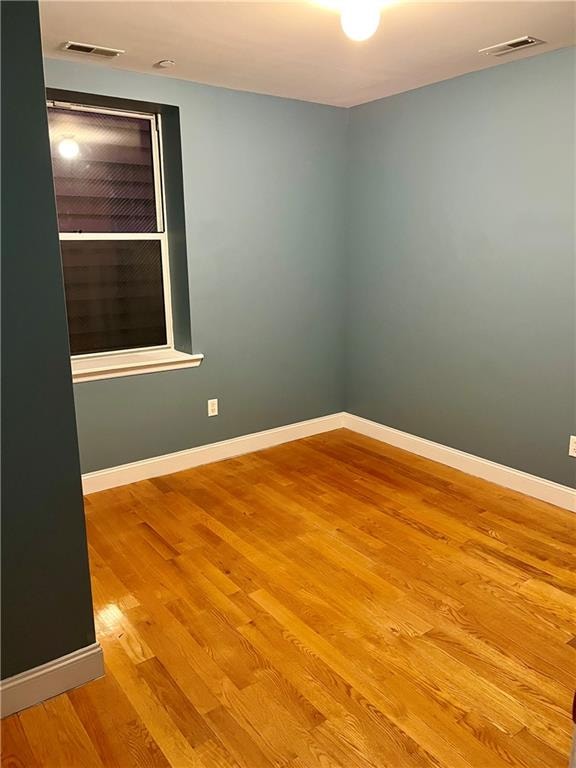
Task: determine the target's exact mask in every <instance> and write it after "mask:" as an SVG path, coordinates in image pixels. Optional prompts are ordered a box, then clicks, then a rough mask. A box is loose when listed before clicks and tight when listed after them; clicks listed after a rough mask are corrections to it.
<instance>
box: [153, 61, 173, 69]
mask: <svg viewBox="0 0 576 768" xmlns="http://www.w3.org/2000/svg"><path fill="white" fill-rule="evenodd" d="M175 65H176V62H175V61H174V59H161V60H160V61H157V62H156V64H154V66H155V67H156V68H157V69H170V67H174V66H175Z"/></svg>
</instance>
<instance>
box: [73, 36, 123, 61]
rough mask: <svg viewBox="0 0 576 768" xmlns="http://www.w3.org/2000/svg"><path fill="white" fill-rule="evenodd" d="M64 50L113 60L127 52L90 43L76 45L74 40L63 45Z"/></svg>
mask: <svg viewBox="0 0 576 768" xmlns="http://www.w3.org/2000/svg"><path fill="white" fill-rule="evenodd" d="M62 48H63V50H65V51H73V52H74V53H88V54H91V55H92V56H104V58H106V59H113V58H115V57H116V56H120V55H121V54H123V53H126V51H123V50H121V49H120V48H106V47H105V46H103V45H91V44H90V43H74V42H73V41H72V40H68V42H66V43H62Z"/></svg>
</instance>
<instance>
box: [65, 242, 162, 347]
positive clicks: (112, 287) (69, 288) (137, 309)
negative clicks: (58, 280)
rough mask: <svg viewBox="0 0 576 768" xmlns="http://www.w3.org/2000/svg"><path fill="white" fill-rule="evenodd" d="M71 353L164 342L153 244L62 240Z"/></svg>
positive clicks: (157, 246)
mask: <svg viewBox="0 0 576 768" xmlns="http://www.w3.org/2000/svg"><path fill="white" fill-rule="evenodd" d="M60 246H61V249H62V263H63V266H64V282H65V286H66V305H67V309H68V326H69V333H70V347H71V352H72V354H73V355H81V354H86V353H92V352H109V351H112V350H122V349H134V348H139V347H152V346H161V345H163V344H166V318H165V312H164V290H163V284H162V256H161V250H160V242H159V241H158V240H63V241H61V243H60Z"/></svg>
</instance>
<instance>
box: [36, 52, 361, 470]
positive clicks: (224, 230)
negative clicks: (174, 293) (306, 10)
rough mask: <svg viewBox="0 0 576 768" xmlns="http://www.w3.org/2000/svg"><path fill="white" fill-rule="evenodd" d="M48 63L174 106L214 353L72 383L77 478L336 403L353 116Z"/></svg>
mask: <svg viewBox="0 0 576 768" xmlns="http://www.w3.org/2000/svg"><path fill="white" fill-rule="evenodd" d="M45 70H46V82H47V84H48V85H49V86H52V87H55V88H66V89H69V90H77V91H85V92H87V93H100V94H105V95H108V96H124V97H129V98H131V99H141V100H148V101H156V102H159V103H166V104H174V105H176V106H178V107H179V108H180V117H181V130H182V153H183V171H184V196H185V205H186V223H187V243H188V251H189V276H190V294H191V311H192V337H193V346H194V350H195V351H197V352H203V353H204V354H205V355H206V359H205V361H204V363H203V364H202V366H201V367H200V368H196V369H190V370H185V371H178V372H174V371H171V372H168V373H157V374H152V375H146V376H132V377H128V378H123V379H112V380H107V381H100V382H90V383H83V384H80V385H77V386H76V388H75V397H76V411H77V418H78V427H79V435H80V450H81V459H82V469H83V471H84V472H87V471H91V470H96V469H100V468H102V467H110V466H114V465H116V464H123V463H125V462H130V461H135V460H137V459H142V458H147V457H150V456H157V455H161V454H164V453H170V452H172V451H178V450H182V449H185V448H190V447H193V446H196V445H202V444H205V443H211V442H214V441H216V440H223V439H226V438H230V437H234V436H236V435H242V434H246V433H250V432H256V431H259V430H262V429H268V428H271V427H275V426H279V425H283V424H289V423H292V422H296V421H301V420H303V419H309V418H313V417H316V416H322V415H324V414H329V413H333V412H335V411H340V410H342V405H343V379H344V376H343V374H344V369H343V359H342V349H343V302H342V296H343V293H344V283H343V279H344V269H345V263H344V260H345V242H344V234H345V231H344V222H343V220H342V210H343V207H344V197H345V181H346V173H345V172H346V168H345V162H346V130H347V122H348V115H347V113H346V112H345V111H344V110H340V109H336V108H331V107H324V106H320V105H314V104H307V103H304V102H298V101H290V100H286V99H276V98H272V97H267V96H259V95H255V94H250V93H240V92H234V91H229V90H226V89H220V88H211V87H207V86H202V85H197V84H195V83H189V82H185V81H180V80H176V79H171V78H165V77H161V76H158V75H156V76H154V75H152V76H148V75H141V74H135V73H129V72H122V71H117V70H115V71H111V70H109V69H106V68H104V67H102V66H98V65H88V64H84V63H82V64H77V63H73V64H72V63H68V62H62V61H55V60H47V61H45ZM211 397H217V398H219V400H220V415H219V416H218V417H216V418H210V419H209V418H208V417H207V415H206V407H207V406H206V401H207V399H208V398H211Z"/></svg>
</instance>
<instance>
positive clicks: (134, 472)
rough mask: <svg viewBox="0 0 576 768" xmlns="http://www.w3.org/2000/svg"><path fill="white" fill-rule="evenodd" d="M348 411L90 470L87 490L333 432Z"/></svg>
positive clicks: (114, 485)
mask: <svg viewBox="0 0 576 768" xmlns="http://www.w3.org/2000/svg"><path fill="white" fill-rule="evenodd" d="M343 416H344V414H342V413H334V414H331V415H330V416H321V417H320V418H318V419H310V420H308V421H300V422H297V423H296V424H288V425H287V426H285V427H276V428H274V429H266V430H264V431H263V432H255V433H253V434H251V435H243V436H242V437H234V438H232V439H231V440H222V441H221V442H219V443H211V444H209V445H201V446H199V447H198V448H190V449H188V450H185V451H178V452H177V453H169V454H166V455H165V456H155V457H154V458H151V459H143V460H142V461H135V462H133V463H131V464H122V465H120V466H118V467H111V468H110V469H101V470H98V471H97V472H88V473H86V474H85V475H82V485H83V489H84V493H85V494H88V493H95V492H96V491H104V490H106V489H108V488H116V487H117V486H119V485H127V484H128V483H135V482H137V481H138V480H148V479H150V478H151V477H159V476H161V475H169V474H172V473H173V472H182V470H185V469H192V467H199V466H200V465H202V464H210V463H211V462H213V461H222V459H229V458H232V457H233V456H240V455H242V454H244V453H252V452H253V451H261V450H262V449H264V448H271V447H272V446H274V445H280V444H281V443H289V442H291V441H292V440H300V439H301V438H303V437H310V436H312V435H318V434H320V433H321V432H330V431H331V430H333V429H339V428H340V427H341V426H342V419H343Z"/></svg>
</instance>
